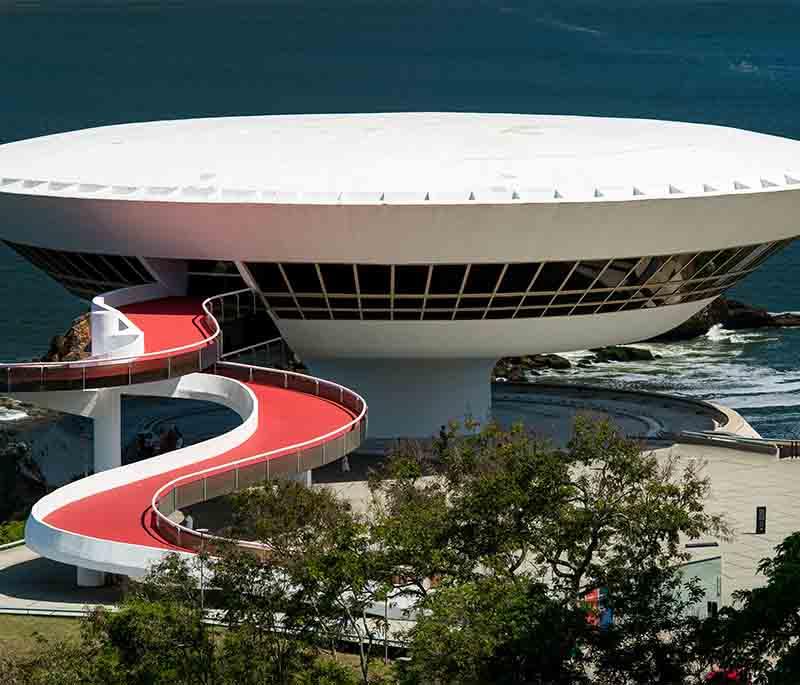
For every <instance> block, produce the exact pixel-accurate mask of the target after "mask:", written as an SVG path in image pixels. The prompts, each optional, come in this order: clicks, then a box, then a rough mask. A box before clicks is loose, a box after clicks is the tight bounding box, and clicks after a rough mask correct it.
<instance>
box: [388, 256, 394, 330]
mask: <svg viewBox="0 0 800 685" xmlns="http://www.w3.org/2000/svg"><path fill="white" fill-rule="evenodd" d="M389 319H390V320H391V321H394V264H392V265H391V266H390V267H389Z"/></svg>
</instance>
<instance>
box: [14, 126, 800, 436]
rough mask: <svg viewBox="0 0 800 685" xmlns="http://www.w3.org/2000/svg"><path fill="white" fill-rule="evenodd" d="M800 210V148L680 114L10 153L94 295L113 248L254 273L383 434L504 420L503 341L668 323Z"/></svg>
mask: <svg viewBox="0 0 800 685" xmlns="http://www.w3.org/2000/svg"><path fill="white" fill-rule="evenodd" d="M798 210H800V142H797V141H791V140H786V139H781V138H776V137H774V136H767V135H762V134H757V133H750V132H744V131H738V130H733V129H728V128H721V127H715V126H703V125H697V124H683V123H673V122H660V121H644V120H622V119H597V118H582V117H559V116H529V115H508V114H445V113H411V114H374V115H308V116H305V115H304V116H274V117H238V118H227V119H199V120H184V121H165V122H153V123H144V124H128V125H120V126H109V127H104V128H97V129H89V130H85V131H77V132H72V133H65V134H58V135H53V136H46V137H43V138H37V139H34V140H28V141H21V142H17V143H11V144H8V145H3V146H0V216H2V217H3V218H4V221H3V226H2V229H0V237H2V238H3V239H5V240H7V241H9V242H10V243H12V244H13V246H14V247H15V249H18V251H20V252H21V253H22V254H23V256H26V257H27V258H29V259H31V260H32V261H34V263H38V265H39V266H41V267H42V268H43V269H45V270H47V271H49V272H50V273H51V274H53V275H54V276H55V277H56V278H58V279H59V280H60V281H61V282H62V283H64V284H65V285H66V286H67V287H68V288H70V289H72V290H73V291H75V292H79V293H81V294H85V293H90V294H96V292H98V290H97V289H96V288H95V286H94V285H93V284H94V283H95V282H96V281H97V280H98V278H97V276H91V274H90V273H89V272H90V271H92V267H94V266H98V263H97V261H96V260H97V259H99V257H98V255H102V256H103V258H104V259H107V258H110V257H116V256H124V257H127V258H129V259H128V260H127V261H126V262H124V263H121V264H118V265H117V267H118V268H117V269H116V270H117V271H119V274H120V276H121V278H120V279H119V280H117V279H110V278H109V277H108V276H107V275H106V276H105V277H103V278H100V279H99V280H101V281H103V282H104V283H107V282H110V281H113V282H114V284H115V285H117V286H119V285H136V284H138V283H147V282H149V281H151V280H154V279H155V280H157V281H159V282H166V280H167V279H166V276H165V274H169V280H170V282H172V283H173V284H178V287H180V284H182V283H187V284H188V286H187V287H188V288H189V290H190V291H192V290H193V288H194V289H195V291H196V292H201V291H202V293H203V294H210V293H211V292H212V291H213V285H212V283H213V281H214V278H218V277H219V280H220V283H221V282H222V281H223V280H224V281H225V282H229V281H232V280H237V282H238V284H239V286H240V287H241V286H255V287H256V288H257V289H258V290H259V291H260V296H261V297H262V299H263V302H264V303H265V309H266V310H267V312H268V315H269V317H270V319H271V320H272V322H273V323H274V325H275V326H276V327H277V329H278V331H279V332H280V334H281V335H282V336H283V337H284V338H285V339H286V341H287V342H288V343H289V345H290V346H291V347H292V349H293V350H294V351H295V352H296V353H297V354H298V355H299V356H300V357H301V358H302V359H303V360H304V361H305V362H306V363H307V364H308V365H309V367H310V368H311V370H312V371H313V372H315V373H320V374H322V375H325V376H326V377H328V378H331V379H332V380H335V381H339V382H342V383H344V384H346V385H349V386H350V387H352V388H354V389H355V390H356V391H360V392H362V394H363V395H364V396H365V398H366V400H367V402H368V403H369V405H370V419H371V423H370V434H371V435H372V436H373V437H388V436H394V435H420V436H424V435H430V434H431V433H434V432H436V431H438V429H439V426H441V425H442V424H444V423H446V422H447V420H449V419H451V418H460V417H461V416H463V415H464V414H465V413H469V414H471V415H473V416H475V417H477V418H484V417H485V416H486V415H487V414H488V412H489V385H488V380H489V371H490V369H491V365H492V363H493V361H494V360H496V359H497V358H499V357H501V356H505V355H511V354H528V353H534V352H558V351H565V350H570V349H579V348H587V347H595V346H599V345H604V344H613V343H623V342H631V341H635V340H640V339H643V338H648V337H651V336H654V335H657V334H659V333H662V332H665V331H667V330H669V329H670V328H672V327H674V326H675V325H677V324H679V323H681V322H682V321H684V320H685V319H687V318H688V317H690V316H691V315H692V314H693V313H695V312H697V311H698V310H700V309H701V308H702V307H704V306H705V305H706V304H708V302H710V301H711V300H712V299H713V298H714V297H716V296H717V295H718V294H719V293H720V292H722V291H723V290H724V289H725V288H727V287H729V286H730V285H732V284H733V283H735V282H736V281H737V280H738V279H739V278H742V277H743V276H744V275H746V274H747V273H749V272H750V271H752V269H754V268H756V267H757V266H758V265H759V264H760V263H761V262H762V261H763V260H764V259H766V258H767V257H768V256H769V255H771V254H773V253H774V252H775V251H777V250H778V249H780V248H781V247H782V246H783V245H784V244H785V241H788V240H790V239H791V238H793V237H794V236H795V235H797V234H798V233H800V229H798V227H797V223H796V216H797V215H798ZM63 254H67V255H69V254H72V255H73V257H71V258H70V257H69V256H68V258H67V261H68V262H69V264H70V268H68V269H65V271H68V272H69V273H63V272H61V271H60V266H59V263H58V262H59V257H58V256H57V255H63ZM84 265H85V266H84ZM126 265H127V266H126ZM112 266H114V265H113V264H112ZM128 267H130V268H131V269H132V270H133V272H134V273H136V274H138V276H134V275H129V274H128V273H127V269H128ZM95 270H99V271H103V270H104V267H103V266H102V265H99V269H95ZM137 278H138V280H137ZM93 288H94V289H93ZM107 289H108V288H107ZM227 289H228V290H232V289H233V288H227ZM223 290H225V288H220V289H217V290H216V291H215V292H222V291H223ZM264 316H265V318H266V316H267V314H266V313H265V315H264Z"/></svg>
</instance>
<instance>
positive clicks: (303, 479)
mask: <svg viewBox="0 0 800 685" xmlns="http://www.w3.org/2000/svg"><path fill="white" fill-rule="evenodd" d="M289 480H294V481H297V482H298V483H302V484H303V485H305V486H306V487H307V488H310V487H311V469H309V470H308V471H301V472H300V473H294V474H292V475H291V476H289Z"/></svg>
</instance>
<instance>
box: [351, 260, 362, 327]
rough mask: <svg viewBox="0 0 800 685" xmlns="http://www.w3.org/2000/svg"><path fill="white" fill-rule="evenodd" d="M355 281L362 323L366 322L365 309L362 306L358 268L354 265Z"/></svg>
mask: <svg viewBox="0 0 800 685" xmlns="http://www.w3.org/2000/svg"><path fill="white" fill-rule="evenodd" d="M353 280H354V281H355V284H356V298H357V299H356V302H358V318H359V320H360V321H363V320H364V308H363V307H362V306H361V285H360V284H359V282H358V268H356V265H355V264H353Z"/></svg>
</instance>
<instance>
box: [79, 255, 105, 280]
mask: <svg viewBox="0 0 800 685" xmlns="http://www.w3.org/2000/svg"><path fill="white" fill-rule="evenodd" d="M75 255H76V256H77V257H78V258H79V259H80V260H81V261H82V262H83V263H84V264H85V265H86V267H87V268H88V270H89V272H90V273H93V274H94V275H95V276H98V277H99V278H100V279H102V280H105V278H104V276H103V274H101V273H100V272H99V271H98V270H97V267H96V266H95V265H94V264H92V261H91V260H90V259H87V258H86V257H85V256H84V255H82V254H81V253H80V252H76V253H75Z"/></svg>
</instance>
